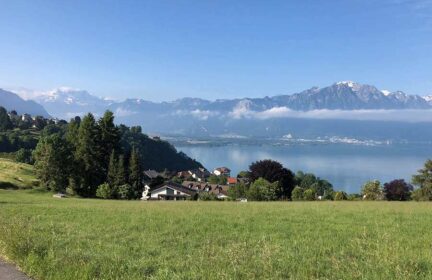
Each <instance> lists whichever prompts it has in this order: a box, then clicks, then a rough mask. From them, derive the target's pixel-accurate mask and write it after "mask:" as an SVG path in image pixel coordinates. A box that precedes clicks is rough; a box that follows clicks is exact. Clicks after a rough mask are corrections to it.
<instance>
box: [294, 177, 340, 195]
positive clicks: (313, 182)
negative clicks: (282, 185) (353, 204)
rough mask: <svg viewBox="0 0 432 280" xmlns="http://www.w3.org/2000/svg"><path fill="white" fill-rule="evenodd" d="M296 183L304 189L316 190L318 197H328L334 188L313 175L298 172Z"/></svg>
mask: <svg viewBox="0 0 432 280" xmlns="http://www.w3.org/2000/svg"><path fill="white" fill-rule="evenodd" d="M294 180H295V183H296V184H297V185H298V186H299V187H301V188H303V189H314V190H315V192H316V194H317V195H318V196H324V197H328V194H331V193H332V192H333V186H332V184H330V182H328V181H327V180H323V179H320V178H319V177H316V176H315V175H314V174H312V173H303V172H301V171H299V172H297V174H296V175H295V179H294Z"/></svg>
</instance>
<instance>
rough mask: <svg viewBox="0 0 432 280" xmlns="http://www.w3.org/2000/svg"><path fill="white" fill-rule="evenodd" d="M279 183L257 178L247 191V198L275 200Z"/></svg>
mask: <svg viewBox="0 0 432 280" xmlns="http://www.w3.org/2000/svg"><path fill="white" fill-rule="evenodd" d="M278 192H279V185H278V182H273V183H270V182H269V181H267V180H266V179H264V178H258V179H257V180H255V181H254V182H253V183H252V184H251V186H250V188H249V190H248V192H247V198H248V199H250V200H257V201H260V200H266V201H270V200H276V199H277V198H278V196H277V195H278Z"/></svg>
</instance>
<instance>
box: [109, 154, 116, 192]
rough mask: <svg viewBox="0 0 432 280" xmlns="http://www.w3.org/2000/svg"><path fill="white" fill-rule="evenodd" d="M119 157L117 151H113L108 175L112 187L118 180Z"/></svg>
mask: <svg viewBox="0 0 432 280" xmlns="http://www.w3.org/2000/svg"><path fill="white" fill-rule="evenodd" d="M117 164H118V163H117V157H116V154H115V151H114V150H112V152H111V156H110V160H109V165H108V174H107V182H108V184H109V185H110V186H114V185H115V184H116V178H117Z"/></svg>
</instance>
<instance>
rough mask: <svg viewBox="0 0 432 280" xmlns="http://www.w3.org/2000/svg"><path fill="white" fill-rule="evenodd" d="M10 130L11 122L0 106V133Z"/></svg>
mask: <svg viewBox="0 0 432 280" xmlns="http://www.w3.org/2000/svg"><path fill="white" fill-rule="evenodd" d="M9 129H12V122H11V120H10V118H9V115H8V113H7V111H6V109H5V108H4V107H1V106H0V132H1V131H6V130H9Z"/></svg>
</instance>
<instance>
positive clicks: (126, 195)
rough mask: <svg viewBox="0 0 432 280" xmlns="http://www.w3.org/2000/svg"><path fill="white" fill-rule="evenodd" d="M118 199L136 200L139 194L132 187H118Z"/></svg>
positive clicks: (127, 185) (125, 185) (126, 185)
mask: <svg viewBox="0 0 432 280" xmlns="http://www.w3.org/2000/svg"><path fill="white" fill-rule="evenodd" d="M118 197H119V198H120V199H135V198H136V197H137V192H136V191H135V189H134V187H132V186H131V185H129V184H124V185H121V186H119V187H118Z"/></svg>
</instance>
